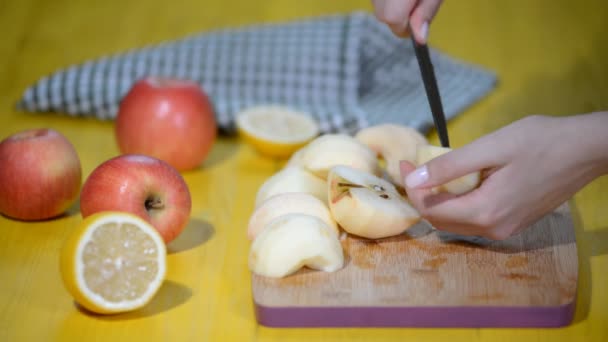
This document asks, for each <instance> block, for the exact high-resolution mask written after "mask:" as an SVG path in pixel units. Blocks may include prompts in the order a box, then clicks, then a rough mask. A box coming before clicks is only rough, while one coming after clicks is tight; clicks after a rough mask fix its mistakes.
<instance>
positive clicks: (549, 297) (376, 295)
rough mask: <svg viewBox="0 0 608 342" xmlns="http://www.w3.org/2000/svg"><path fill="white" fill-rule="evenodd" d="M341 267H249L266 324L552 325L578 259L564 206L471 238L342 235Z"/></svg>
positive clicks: (571, 298) (570, 309)
mask: <svg viewBox="0 0 608 342" xmlns="http://www.w3.org/2000/svg"><path fill="white" fill-rule="evenodd" d="M342 244H343V247H344V252H345V267H344V268H343V269H341V270H339V271H337V272H334V273H324V272H320V271H314V270H310V269H306V268H304V269H301V270H300V271H298V272H297V273H295V274H293V275H291V276H288V277H285V278H280V279H273V278H266V277H262V276H258V275H255V274H252V291H253V301H254V306H255V313H256V318H257V320H258V322H259V323H260V324H262V325H265V326H271V327H558V326H564V325H568V324H569V323H570V322H571V321H572V318H573V315H574V307H575V298H576V286H577V278H578V258H577V251H576V243H575V236H574V226H573V223H572V218H571V215H570V212H569V208H568V206H567V205H563V206H561V207H559V208H558V209H557V210H555V211H554V212H552V213H550V214H548V215H546V216H545V217H544V218H542V219H541V220H540V221H538V222H537V223H535V224H534V225H532V226H531V227H529V228H528V229H526V230H525V231H524V232H523V233H522V234H520V235H517V236H514V237H511V238H510V239H508V240H504V241H490V240H485V239H477V240H474V241H473V242H471V241H463V240H462V238H460V237H458V236H456V235H452V234H448V233H445V232H441V231H437V230H435V229H433V228H432V227H431V226H430V225H429V224H428V223H425V222H421V223H419V224H418V225H416V226H415V227H412V228H411V229H410V230H409V231H408V232H407V233H405V234H402V235H399V236H395V237H391V238H386V239H381V240H367V239H362V238H357V237H353V236H347V237H346V238H344V239H343V240H342Z"/></svg>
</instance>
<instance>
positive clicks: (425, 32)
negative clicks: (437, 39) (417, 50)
mask: <svg viewBox="0 0 608 342" xmlns="http://www.w3.org/2000/svg"><path fill="white" fill-rule="evenodd" d="M428 38H429V22H428V21H425V22H424V23H422V26H420V39H422V43H426V41H427V39H428Z"/></svg>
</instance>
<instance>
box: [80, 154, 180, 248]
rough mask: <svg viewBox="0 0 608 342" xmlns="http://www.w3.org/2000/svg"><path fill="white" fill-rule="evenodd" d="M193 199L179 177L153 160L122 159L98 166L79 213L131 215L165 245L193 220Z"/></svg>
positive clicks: (89, 179) (84, 191) (87, 184)
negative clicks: (139, 218)
mask: <svg viewBox="0 0 608 342" xmlns="http://www.w3.org/2000/svg"><path fill="white" fill-rule="evenodd" d="M191 206H192V204H191V197H190V191H189V189H188V185H187V184H186V182H185V181H184V179H183V178H182V176H181V175H180V173H179V172H178V171H177V170H176V169H175V168H174V167H172V166H171V165H169V164H168V163H166V162H164V161H162V160H160V159H157V158H154V157H150V156H144V155H132V154H131V155H121V156H118V157H114V158H112V159H109V160H107V161H105V162H104V163H102V164H101V165H99V166H98V167H97V168H96V169H95V170H93V172H91V174H90V175H89V177H87V180H86V181H85V183H84V185H83V187H82V192H81V194H80V212H81V214H82V217H83V218H84V217H87V216H89V215H92V214H94V213H97V212H101V211H122V212H129V213H132V214H134V215H137V216H139V217H141V218H142V219H144V220H146V221H147V222H149V223H150V224H151V225H152V226H154V227H155V228H156V230H158V232H159V233H160V235H161V236H162V237H163V239H164V241H165V243H169V242H171V241H172V240H174V239H175V238H176V237H177V236H178V235H179V234H180V233H181V232H182V231H183V229H184V228H185V227H186V224H187V223H188V221H189V218H190V211H191Z"/></svg>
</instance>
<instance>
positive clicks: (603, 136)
mask: <svg viewBox="0 0 608 342" xmlns="http://www.w3.org/2000/svg"><path fill="white" fill-rule="evenodd" d="M564 125H566V128H565V129H566V130H567V131H568V132H569V134H568V139H572V140H571V141H572V142H573V144H572V146H576V151H575V153H577V154H578V157H579V158H580V163H581V166H584V167H585V168H587V169H588V170H589V172H590V174H591V176H592V177H593V178H597V177H599V176H602V175H604V174H608V112H594V113H589V114H580V115H574V116H570V117H567V118H565V119H564Z"/></svg>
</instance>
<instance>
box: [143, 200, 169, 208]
mask: <svg viewBox="0 0 608 342" xmlns="http://www.w3.org/2000/svg"><path fill="white" fill-rule="evenodd" d="M145 205H146V210H156V209H162V208H164V207H165V205H164V204H163V201H162V200H161V199H160V198H158V197H152V198H148V199H146V203H145Z"/></svg>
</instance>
